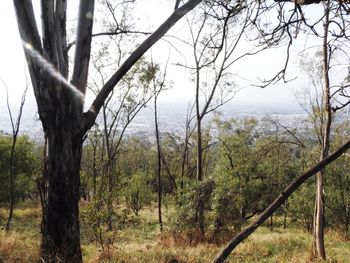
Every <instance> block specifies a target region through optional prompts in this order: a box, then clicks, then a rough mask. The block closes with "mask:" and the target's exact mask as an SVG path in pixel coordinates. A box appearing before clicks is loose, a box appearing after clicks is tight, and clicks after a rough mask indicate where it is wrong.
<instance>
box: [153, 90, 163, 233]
mask: <svg viewBox="0 0 350 263" xmlns="http://www.w3.org/2000/svg"><path fill="white" fill-rule="evenodd" d="M158 94H159V92H158V93H157V91H155V95H154V124H155V129H156V140H157V178H158V222H159V228H160V231H163V221H162V181H161V169H162V152H161V145H160V136H159V127H158V112H157V98H158Z"/></svg>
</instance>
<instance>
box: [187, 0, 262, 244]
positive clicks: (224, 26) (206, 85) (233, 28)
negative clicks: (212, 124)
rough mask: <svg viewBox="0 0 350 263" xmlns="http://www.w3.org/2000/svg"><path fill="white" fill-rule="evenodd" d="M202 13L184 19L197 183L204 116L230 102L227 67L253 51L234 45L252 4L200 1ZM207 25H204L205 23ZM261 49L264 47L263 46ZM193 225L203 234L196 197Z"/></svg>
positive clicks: (231, 89) (245, 26)
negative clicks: (192, 90)
mask: <svg viewBox="0 0 350 263" xmlns="http://www.w3.org/2000/svg"><path fill="white" fill-rule="evenodd" d="M201 7H202V12H201V13H198V14H196V15H194V17H193V18H192V21H189V20H188V25H189V31H190V42H189V43H186V44H188V45H190V47H191V48H192V52H193V61H194V63H193V64H194V65H193V66H185V67H186V68H189V69H191V70H192V72H193V74H194V78H193V82H194V85H195V102H194V105H195V106H194V109H195V113H194V114H195V121H196V123H195V125H196V140H197V144H196V147H197V148H196V154H197V156H196V158H197V165H196V176H197V181H198V184H201V183H202V181H203V180H204V177H205V174H204V168H203V165H204V153H205V151H206V149H208V147H209V145H205V144H204V140H203V134H204V127H203V121H204V119H205V117H206V116H208V115H209V114H210V113H212V112H214V111H216V110H217V109H218V108H219V107H221V106H223V105H224V104H226V103H227V102H228V101H230V100H231V99H232V98H233V96H234V94H235V84H234V80H233V74H231V73H230V72H229V68H230V67H231V66H232V65H233V64H234V63H235V62H237V61H238V60H240V59H241V58H243V57H245V56H248V55H252V54H255V53H257V52H259V51H261V50H255V49H254V48H253V49H252V50H251V51H248V52H246V53H243V54H240V53H239V52H238V51H237V46H238V45H239V43H240V41H241V40H242V38H243V34H244V32H246V31H248V28H249V27H250V25H251V19H250V18H251V16H252V15H253V10H254V8H253V7H254V5H252V6H251V5H250V4H242V5H235V6H231V5H230V6H227V4H226V3H225V1H214V2H212V3H206V4H203V6H201ZM206 25H208V26H206ZM263 49H264V48H263ZM198 202H199V203H198V209H197V217H196V218H197V224H198V229H199V231H200V234H201V239H203V238H204V235H205V224H204V210H205V204H204V203H203V200H202V199H201V198H199V199H198Z"/></svg>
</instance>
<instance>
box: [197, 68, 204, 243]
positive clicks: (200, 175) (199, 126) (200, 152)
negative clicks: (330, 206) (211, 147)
mask: <svg viewBox="0 0 350 263" xmlns="http://www.w3.org/2000/svg"><path fill="white" fill-rule="evenodd" d="M196 120H197V182H198V183H199V184H200V183H201V182H202V181H203V148H202V116H201V114H200V111H199V71H197V81H196ZM198 195H199V197H198V207H197V211H198V215H197V222H198V227H199V231H200V235H201V236H200V238H201V239H203V238H204V235H205V230H204V201H203V198H202V194H201V193H198Z"/></svg>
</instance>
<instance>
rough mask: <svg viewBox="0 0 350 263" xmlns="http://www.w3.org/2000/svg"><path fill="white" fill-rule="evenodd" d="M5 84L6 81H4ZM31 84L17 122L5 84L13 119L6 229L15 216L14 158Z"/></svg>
mask: <svg viewBox="0 0 350 263" xmlns="http://www.w3.org/2000/svg"><path fill="white" fill-rule="evenodd" d="M3 84H4V85H5V83H3ZM28 86H29V84H27V86H26V88H25V90H24V92H23V95H22V100H21V103H20V106H19V110H18V115H17V118H16V123H14V119H13V117H12V111H11V107H10V103H9V94H8V88H7V86H6V85H5V88H6V104H7V109H8V114H9V117H10V121H11V128H12V145H11V152H10V160H9V204H10V209H9V216H8V219H7V223H6V226H5V229H6V231H9V230H10V226H11V221H12V216H13V206H14V176H15V175H14V159H15V150H16V143H17V137H18V133H19V127H20V124H21V118H22V113H23V107H24V103H25V98H26V94H27V90H28Z"/></svg>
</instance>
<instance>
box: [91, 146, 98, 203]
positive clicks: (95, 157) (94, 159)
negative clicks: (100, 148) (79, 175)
mask: <svg viewBox="0 0 350 263" xmlns="http://www.w3.org/2000/svg"><path fill="white" fill-rule="evenodd" d="M93 148H94V150H93V167H92V171H93V172H92V177H93V178H92V180H93V198H95V197H96V178H97V168H96V159H97V143H96V144H94V145H93Z"/></svg>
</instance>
